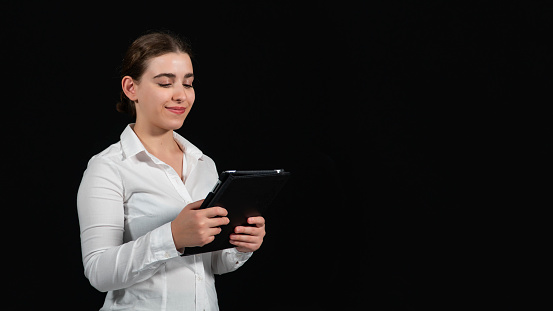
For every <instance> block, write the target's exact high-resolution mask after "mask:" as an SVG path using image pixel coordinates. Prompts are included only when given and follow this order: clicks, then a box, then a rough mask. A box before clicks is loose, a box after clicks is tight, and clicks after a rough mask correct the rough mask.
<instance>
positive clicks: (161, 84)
mask: <svg viewBox="0 0 553 311" xmlns="http://www.w3.org/2000/svg"><path fill="white" fill-rule="evenodd" d="M157 85H159V86H161V87H164V88H168V87H171V83H158V84H157Z"/></svg>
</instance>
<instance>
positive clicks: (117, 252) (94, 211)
mask: <svg viewBox="0 0 553 311" xmlns="http://www.w3.org/2000/svg"><path fill="white" fill-rule="evenodd" d="M123 191H124V189H123V182H122V179H121V177H120V175H119V172H118V170H117V168H116V167H114V165H113V164H111V162H109V160H106V159H102V158H99V159H92V160H91V161H90V163H89V166H88V168H87V170H86V171H85V173H84V175H83V179H82V181H81V185H80V187H79V192H78V195H77V211H78V216H79V225H80V231H81V248H82V256H83V265H84V273H85V276H86V277H87V278H88V279H89V281H90V283H91V284H92V286H94V287H95V288H96V289H98V290H99V291H102V292H105V291H110V290H116V289H122V288H126V287H129V286H131V285H133V284H135V283H138V282H141V281H144V280H146V279H148V278H150V277H151V276H152V275H154V274H155V273H156V272H157V271H158V270H159V268H160V267H161V266H162V265H163V264H164V263H165V261H166V260H168V259H170V258H173V257H177V256H179V253H178V252H177V250H176V249H175V245H174V242H173V236H172V233H171V223H170V222H169V223H166V224H164V225H162V226H160V227H158V228H157V229H154V230H152V231H150V232H148V233H146V234H145V235H143V236H141V237H139V238H137V239H136V240H134V241H130V242H127V243H123V232H124V206H123V198H124V196H123Z"/></svg>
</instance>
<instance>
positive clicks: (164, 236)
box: [150, 222, 180, 260]
mask: <svg viewBox="0 0 553 311" xmlns="http://www.w3.org/2000/svg"><path fill="white" fill-rule="evenodd" d="M150 243H151V244H150V245H151V250H152V254H153V256H154V258H155V259H156V260H166V259H170V258H173V257H177V256H180V254H179V252H178V251H177V249H176V248H175V242H174V241H173V233H172V232H171V222H168V223H166V224H164V225H162V226H161V227H159V228H157V229H155V230H153V231H152V232H151V235H150Z"/></svg>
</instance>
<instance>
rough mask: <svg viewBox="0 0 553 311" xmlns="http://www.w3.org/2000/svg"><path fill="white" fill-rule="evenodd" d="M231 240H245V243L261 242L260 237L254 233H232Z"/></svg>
mask: <svg viewBox="0 0 553 311" xmlns="http://www.w3.org/2000/svg"><path fill="white" fill-rule="evenodd" d="M230 240H231V241H235V242H245V243H253V244H256V243H259V242H260V237H258V236H253V235H244V234H234V233H233V234H231V235H230Z"/></svg>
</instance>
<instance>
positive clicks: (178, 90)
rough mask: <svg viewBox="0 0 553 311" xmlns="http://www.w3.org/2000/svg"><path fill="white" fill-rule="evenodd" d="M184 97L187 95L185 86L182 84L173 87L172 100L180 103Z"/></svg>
mask: <svg viewBox="0 0 553 311" xmlns="http://www.w3.org/2000/svg"><path fill="white" fill-rule="evenodd" d="M186 99H187V96H186V89H185V87H184V86H183V85H181V86H180V87H175V91H174V92H173V100H174V101H176V102H179V103H182V102H184V101H185V100H186Z"/></svg>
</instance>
